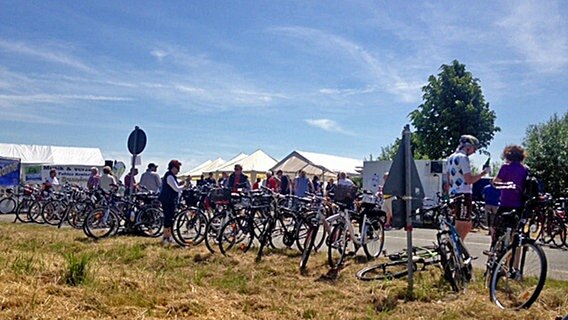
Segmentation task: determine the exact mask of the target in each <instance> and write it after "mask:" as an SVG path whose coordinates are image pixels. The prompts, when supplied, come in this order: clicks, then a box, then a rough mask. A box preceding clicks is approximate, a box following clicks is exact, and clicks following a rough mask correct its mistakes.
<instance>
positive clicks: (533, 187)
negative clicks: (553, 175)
mask: <svg viewBox="0 0 568 320" xmlns="http://www.w3.org/2000/svg"><path fill="white" fill-rule="evenodd" d="M539 194H540V184H539V181H538V179H537V178H536V177H535V176H534V175H533V174H531V172H530V171H529V172H528V174H527V177H526V178H525V186H524V189H523V199H524V200H525V201H527V200H530V199H534V198H536V197H538V196H539Z"/></svg>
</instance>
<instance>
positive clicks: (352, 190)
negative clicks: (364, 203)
mask: <svg viewBox="0 0 568 320" xmlns="http://www.w3.org/2000/svg"><path fill="white" fill-rule="evenodd" d="M356 197H357V186H351V185H336V186H335V196H334V198H333V200H335V201H336V202H341V203H350V202H353V200H355V199H356Z"/></svg>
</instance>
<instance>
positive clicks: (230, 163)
mask: <svg viewBox="0 0 568 320" xmlns="http://www.w3.org/2000/svg"><path fill="white" fill-rule="evenodd" d="M246 157H248V154H245V153H242V152H241V153H239V154H237V155H236V156H234V157H233V158H231V159H230V160H228V161H227V162H225V163H222V164H220V165H218V166H217V167H215V168H209V170H208V171H206V172H222V171H223V170H219V169H221V168H224V167H231V170H230V171H232V170H233V169H232V166H234V165H235V164H237V163H240V161H241V160H242V159H244V158H246Z"/></svg>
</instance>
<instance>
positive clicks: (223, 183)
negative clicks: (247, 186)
mask: <svg viewBox="0 0 568 320" xmlns="http://www.w3.org/2000/svg"><path fill="white" fill-rule="evenodd" d="M228 183H229V175H228V174H227V173H226V172H221V177H220V178H219V181H217V184H218V185H219V187H221V188H228Z"/></svg>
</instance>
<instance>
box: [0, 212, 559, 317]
mask: <svg viewBox="0 0 568 320" xmlns="http://www.w3.org/2000/svg"><path fill="white" fill-rule="evenodd" d="M0 252H2V254H1V255H0V318H1V319H79V318H81V319H95V318H96V319H163V318H168V319H175V318H178V319H188V318H192V319H504V318H509V319H554V318H555V316H558V315H560V313H562V312H564V313H566V312H568V284H567V283H566V282H560V281H549V282H548V283H547V286H546V287H545V291H544V292H543V293H542V295H541V298H540V299H539V300H538V302H537V303H536V304H535V305H534V306H533V307H532V308H531V309H530V310H528V311H519V312H502V311H500V310H499V309H497V307H495V306H494V305H492V304H491V303H490V302H489V298H488V294H487V290H486V289H485V288H484V286H483V284H482V280H481V276H478V280H477V281H476V282H475V283H473V284H471V285H470V287H469V289H468V292H467V294H460V295H456V294H453V293H451V292H450V290H449V287H448V286H447V285H446V284H445V283H444V282H443V281H441V276H440V272H439V271H438V270H437V269H436V268H431V270H430V271H427V272H424V273H421V274H419V275H418V277H417V279H416V291H415V297H414V299H413V301H405V299H404V298H405V297H406V283H405V282H404V281H392V282H375V283H364V282H360V281H358V280H357V279H356V278H355V276H354V274H355V272H356V271H357V270H358V269H360V268H361V267H362V266H363V265H362V264H359V263H357V262H355V261H350V262H348V265H347V266H346V267H345V268H344V269H343V270H342V271H341V273H340V274H339V275H338V276H337V277H334V276H335V275H330V274H327V271H328V268H327V266H326V261H325V256H324V255H321V254H320V255H319V256H317V257H316V258H315V259H314V260H311V261H310V267H311V268H310V273H309V274H308V275H300V274H299V272H298V256H297V254H296V253H295V252H293V251H278V252H273V253H272V254H270V255H269V256H267V257H265V258H264V259H263V261H262V262H260V263H255V262H254V256H255V255H254V254H253V253H250V252H249V253H248V254H245V255H242V256H237V257H224V256H221V255H219V254H217V255H210V254H209V253H208V252H207V250H206V249H205V248H204V247H196V248H191V249H181V248H164V247H162V246H161V245H160V244H159V240H157V239H145V238H135V237H120V238H114V239H107V240H104V241H99V242H93V241H90V240H88V239H86V238H85V236H84V235H83V234H82V233H81V232H80V231H76V230H70V229H65V230H57V229H54V228H48V227H42V226H32V225H13V224H8V223H1V224H0ZM71 256H73V257H74V261H75V262H74V264H73V262H71V258H70V257H71ZM81 259H84V260H86V262H85V261H82V260H81ZM73 266H74V267H73ZM73 270H74V271H75V272H79V273H78V274H74V277H75V278H73V279H75V280H77V279H80V281H70V280H69V274H70V271H73ZM77 270H78V271H77ZM78 275H79V276H80V277H79V278H77V276H78Z"/></svg>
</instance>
